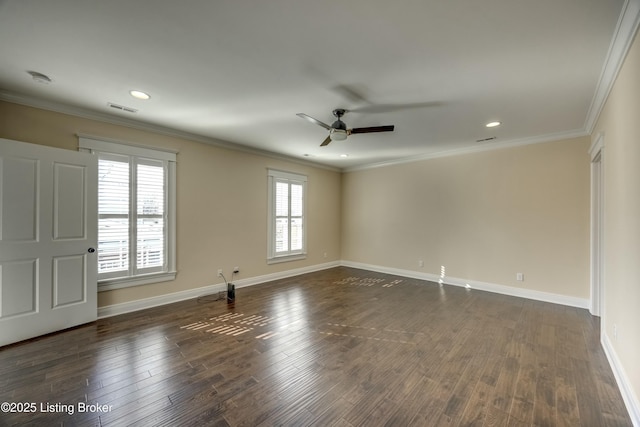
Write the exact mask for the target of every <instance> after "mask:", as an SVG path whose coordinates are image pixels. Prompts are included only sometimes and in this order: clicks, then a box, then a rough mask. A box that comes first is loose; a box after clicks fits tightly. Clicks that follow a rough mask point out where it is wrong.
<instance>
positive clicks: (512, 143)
mask: <svg viewBox="0 0 640 427" xmlns="http://www.w3.org/2000/svg"><path fill="white" fill-rule="evenodd" d="M587 135H589V133H588V132H587V131H585V130H583V129H575V130H570V131H566V132H557V133H551V134H547V135H540V136H534V137H529V138H522V139H513V140H507V141H500V142H494V143H489V144H481V145H475V146H472V147H464V148H457V149H453V150H442V151H435V152H432V153H426V154H421V155H417V156H411V157H403V158H401V159H394V160H389V161H384V162H378V163H369V164H365V165H360V166H353V167H349V168H345V169H343V172H356V171H361V170H366V169H375V168H381V167H387V166H394V165H400V164H404V163H414V162H420V161H424V160H431V159H438V158H441V157H452V156H459V155H463V154H471V153H481V152H484V151H494V150H501V149H503V148H514V147H521V146H523V145H532V144H541V143H545V142H553V141H560V140H563V139H572V138H580V137H583V136H587Z"/></svg>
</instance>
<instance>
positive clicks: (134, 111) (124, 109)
mask: <svg viewBox="0 0 640 427" xmlns="http://www.w3.org/2000/svg"><path fill="white" fill-rule="evenodd" d="M107 105H108V106H109V107H111V108H115V109H116V110H120V111H126V112H127V113H137V112H138V110H136V109H135V108H131V107H125V106H124V105H118V104H114V103H113V102H108V103H107Z"/></svg>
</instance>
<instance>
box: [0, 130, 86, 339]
mask: <svg viewBox="0 0 640 427" xmlns="http://www.w3.org/2000/svg"><path fill="white" fill-rule="evenodd" d="M97 180H98V163H97V158H96V157H95V156H93V155H91V154H88V153H79V152H75V151H70V150H62V149H56V148H50V147H45V146H42V145H34V144H27V143H22V142H17V141H9V140H4V139H0V224H1V230H0V269H1V270H0V346H1V345H5V344H10V343H13V342H16V341H21V340H24V339H28V338H33V337H36V336H39V335H42V334H46V333H49V332H55V331H58V330H61V329H65V328H69V327H72V326H76V325H80V324H82V323H86V322H91V321H93V320H95V319H96V318H97V279H96V277H97V261H96V255H95V253H90V252H88V249H89V248H91V247H93V248H95V247H96V245H97V229H98V227H97V189H98V185H97Z"/></svg>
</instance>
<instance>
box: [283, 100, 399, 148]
mask: <svg viewBox="0 0 640 427" xmlns="http://www.w3.org/2000/svg"><path fill="white" fill-rule="evenodd" d="M345 113H347V110H345V109H343V108H336V109H335V110H333V115H334V116H335V117H336V118H337V119H338V120H336V121H335V122H333V124H332V125H331V126H329V125H328V124H326V123H324V122H321V121H320V120H318V119H314V118H313V117H311V116H309V115H307V114H305V113H298V114H296V115H297V116H298V117H300V118H303V119H305V120H308V121H310V122H311V123H314V124H316V125H318V126H321V127H323V128H325V129H326V130H328V131H329V136H327V138H326V139H325V140H324V141H323V142H322V144H320V146H321V147H324V146H325V145H329V143H330V142H331V141H344V140H345V139H347V136H349V135H352V134H358V133H373V132H391V131H393V130H394V128H395V126H393V125H391V126H373V127H366V128H353V129H347V125H346V124H345V122H343V121H342V119H341V118H342V116H344V115H345Z"/></svg>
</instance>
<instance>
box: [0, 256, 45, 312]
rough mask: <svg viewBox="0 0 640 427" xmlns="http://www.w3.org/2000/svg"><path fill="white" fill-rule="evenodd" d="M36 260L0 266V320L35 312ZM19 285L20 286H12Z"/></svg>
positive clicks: (6, 263) (4, 263) (10, 262)
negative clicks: (0, 302)
mask: <svg viewBox="0 0 640 427" xmlns="http://www.w3.org/2000/svg"><path fill="white" fill-rule="evenodd" d="M37 272H38V260H35V259H28V260H16V261H7V262H3V263H2V264H0V301H2V304H1V307H0V319H2V320H4V319H8V318H10V317H12V316H17V315H19V314H29V313H36V312H37V298H36V297H37V295H38V274H37ZM15 283H19V284H20V286H15V285H13V284H15Z"/></svg>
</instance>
